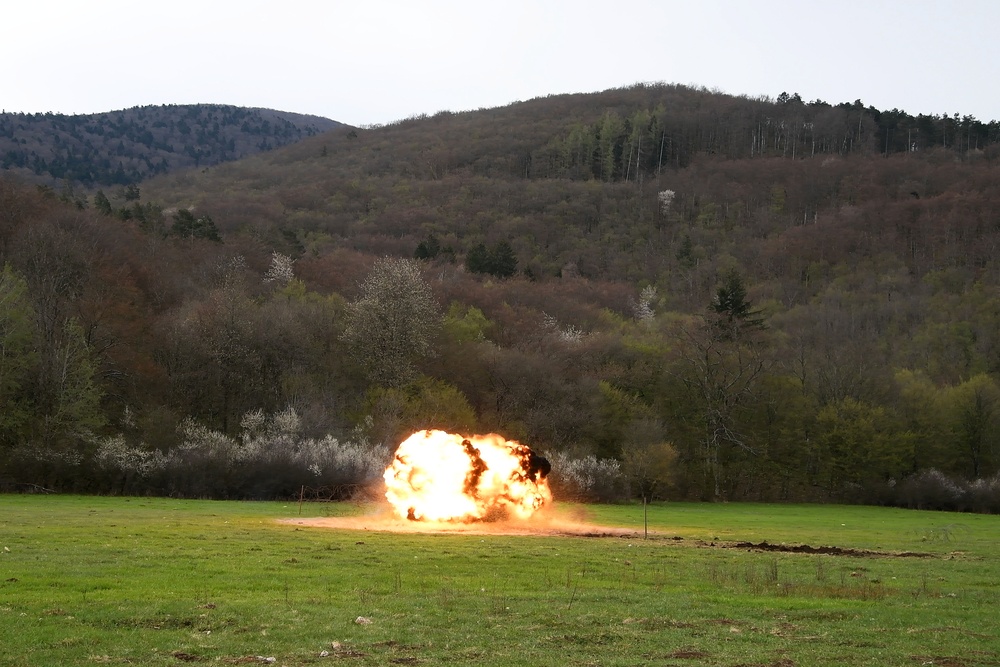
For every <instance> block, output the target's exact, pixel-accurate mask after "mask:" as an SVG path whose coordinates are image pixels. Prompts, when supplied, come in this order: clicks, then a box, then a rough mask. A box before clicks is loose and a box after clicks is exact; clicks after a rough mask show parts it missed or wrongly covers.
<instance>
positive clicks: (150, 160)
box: [0, 104, 341, 188]
mask: <svg viewBox="0 0 1000 667" xmlns="http://www.w3.org/2000/svg"><path fill="white" fill-rule="evenodd" d="M339 126H341V124H340V123H337V122H336V121H332V120H329V119H326V118H320V117H318V116H305V115H302V114H295V113H286V112H281V111H274V110H271V109H253V108H242V107H234V106H226V105H217V104H193V105H168V106H145V107H133V108H131V109H125V110H122V111H110V112H107V113H99V114H89V115H79V116H68V115H62V114H52V113H45V114H24V113H3V114H0V166H2V168H3V169H5V170H12V171H14V172H16V173H19V174H21V175H23V176H29V177H31V178H32V180H35V181H37V182H40V183H46V184H49V185H61V184H63V182H68V183H69V184H70V185H82V186H84V187H85V188H94V187H98V186H113V185H120V186H124V185H130V184H135V183H138V182H140V181H142V180H143V179H146V178H150V177H151V176H155V175H157V174H165V173H167V172H170V171H175V170H178V169H186V168H190V167H206V166H210V165H214V164H218V163H220V162H226V161H229V160H238V159H240V158H243V157H246V156H248V155H253V154H254V153H258V152H260V151H265V150H270V149H272V148H276V147H278V146H284V145H286V144H289V143H293V142H295V141H298V140H300V139H302V138H304V137H308V136H312V135H314V134H318V133H321V132H325V131H327V130H330V129H333V128H335V127H339Z"/></svg>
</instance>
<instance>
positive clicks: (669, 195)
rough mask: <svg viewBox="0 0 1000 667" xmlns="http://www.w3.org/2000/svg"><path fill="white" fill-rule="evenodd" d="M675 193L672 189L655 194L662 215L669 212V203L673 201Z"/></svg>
mask: <svg viewBox="0 0 1000 667" xmlns="http://www.w3.org/2000/svg"><path fill="white" fill-rule="evenodd" d="M676 196H677V193H676V192H674V191H673V190H662V191H661V192H660V193H659V194H657V195H656V198H657V199H658V200H659V201H660V211H661V212H662V213H663V215H666V214H667V213H670V205H671V204H673V203H674V197H676Z"/></svg>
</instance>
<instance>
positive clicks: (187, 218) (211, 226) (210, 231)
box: [170, 208, 222, 243]
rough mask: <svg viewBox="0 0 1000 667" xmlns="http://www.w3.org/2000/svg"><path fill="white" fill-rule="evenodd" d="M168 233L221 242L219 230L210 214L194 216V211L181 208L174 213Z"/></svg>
mask: <svg viewBox="0 0 1000 667" xmlns="http://www.w3.org/2000/svg"><path fill="white" fill-rule="evenodd" d="M170 233H172V234H173V235H174V236H179V237H181V238H186V239H191V240H193V239H206V240H208V241H216V242H218V243H221V242H222V237H221V236H219V230H218V229H217V228H216V226H215V222H214V221H213V220H212V218H211V216H208V215H202V216H199V217H197V218H196V217H195V216H194V213H192V212H191V211H189V210H187V209H186V208H182V209H180V210H178V211H177V212H176V213H174V223H173V225H171V227H170Z"/></svg>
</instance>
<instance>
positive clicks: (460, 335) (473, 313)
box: [442, 301, 493, 344]
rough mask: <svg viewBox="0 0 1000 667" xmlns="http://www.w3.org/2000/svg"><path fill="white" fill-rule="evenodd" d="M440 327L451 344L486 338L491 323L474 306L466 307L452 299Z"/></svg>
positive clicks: (472, 341)
mask: <svg viewBox="0 0 1000 667" xmlns="http://www.w3.org/2000/svg"><path fill="white" fill-rule="evenodd" d="M442 327H443V328H444V331H445V333H446V334H447V335H448V338H449V340H450V341H451V343H453V344H454V343H458V344H461V343H475V342H479V341H483V340H486V334H487V332H488V331H489V330H490V329H491V328H492V327H493V323H492V322H490V320H488V319H487V318H486V316H485V315H484V314H483V311H481V310H479V309H478V308H476V307H475V306H468V307H466V306H463V305H462V304H461V303H459V302H458V301H453V302H452V303H451V305H450V306H448V312H447V313H446V314H445V316H444V319H443V320H442Z"/></svg>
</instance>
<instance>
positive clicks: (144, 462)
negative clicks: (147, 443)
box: [94, 435, 167, 477]
mask: <svg viewBox="0 0 1000 667" xmlns="http://www.w3.org/2000/svg"><path fill="white" fill-rule="evenodd" d="M94 459H95V462H96V463H97V465H98V467H100V468H102V469H103V470H113V471H118V472H122V473H125V474H133V475H138V476H140V477H148V476H149V475H151V474H153V473H154V472H158V471H161V470H163V469H164V468H166V466H167V457H166V456H164V454H163V452H161V451H159V450H157V449H154V450H149V449H146V448H144V447H142V446H139V447H133V446H132V445H129V444H128V443H127V442H126V441H125V438H124V436H121V435H118V436H115V437H112V438H105V439H104V440H102V441H101V442H100V444H99V445H98V448H97V453H96V455H95V457H94Z"/></svg>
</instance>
